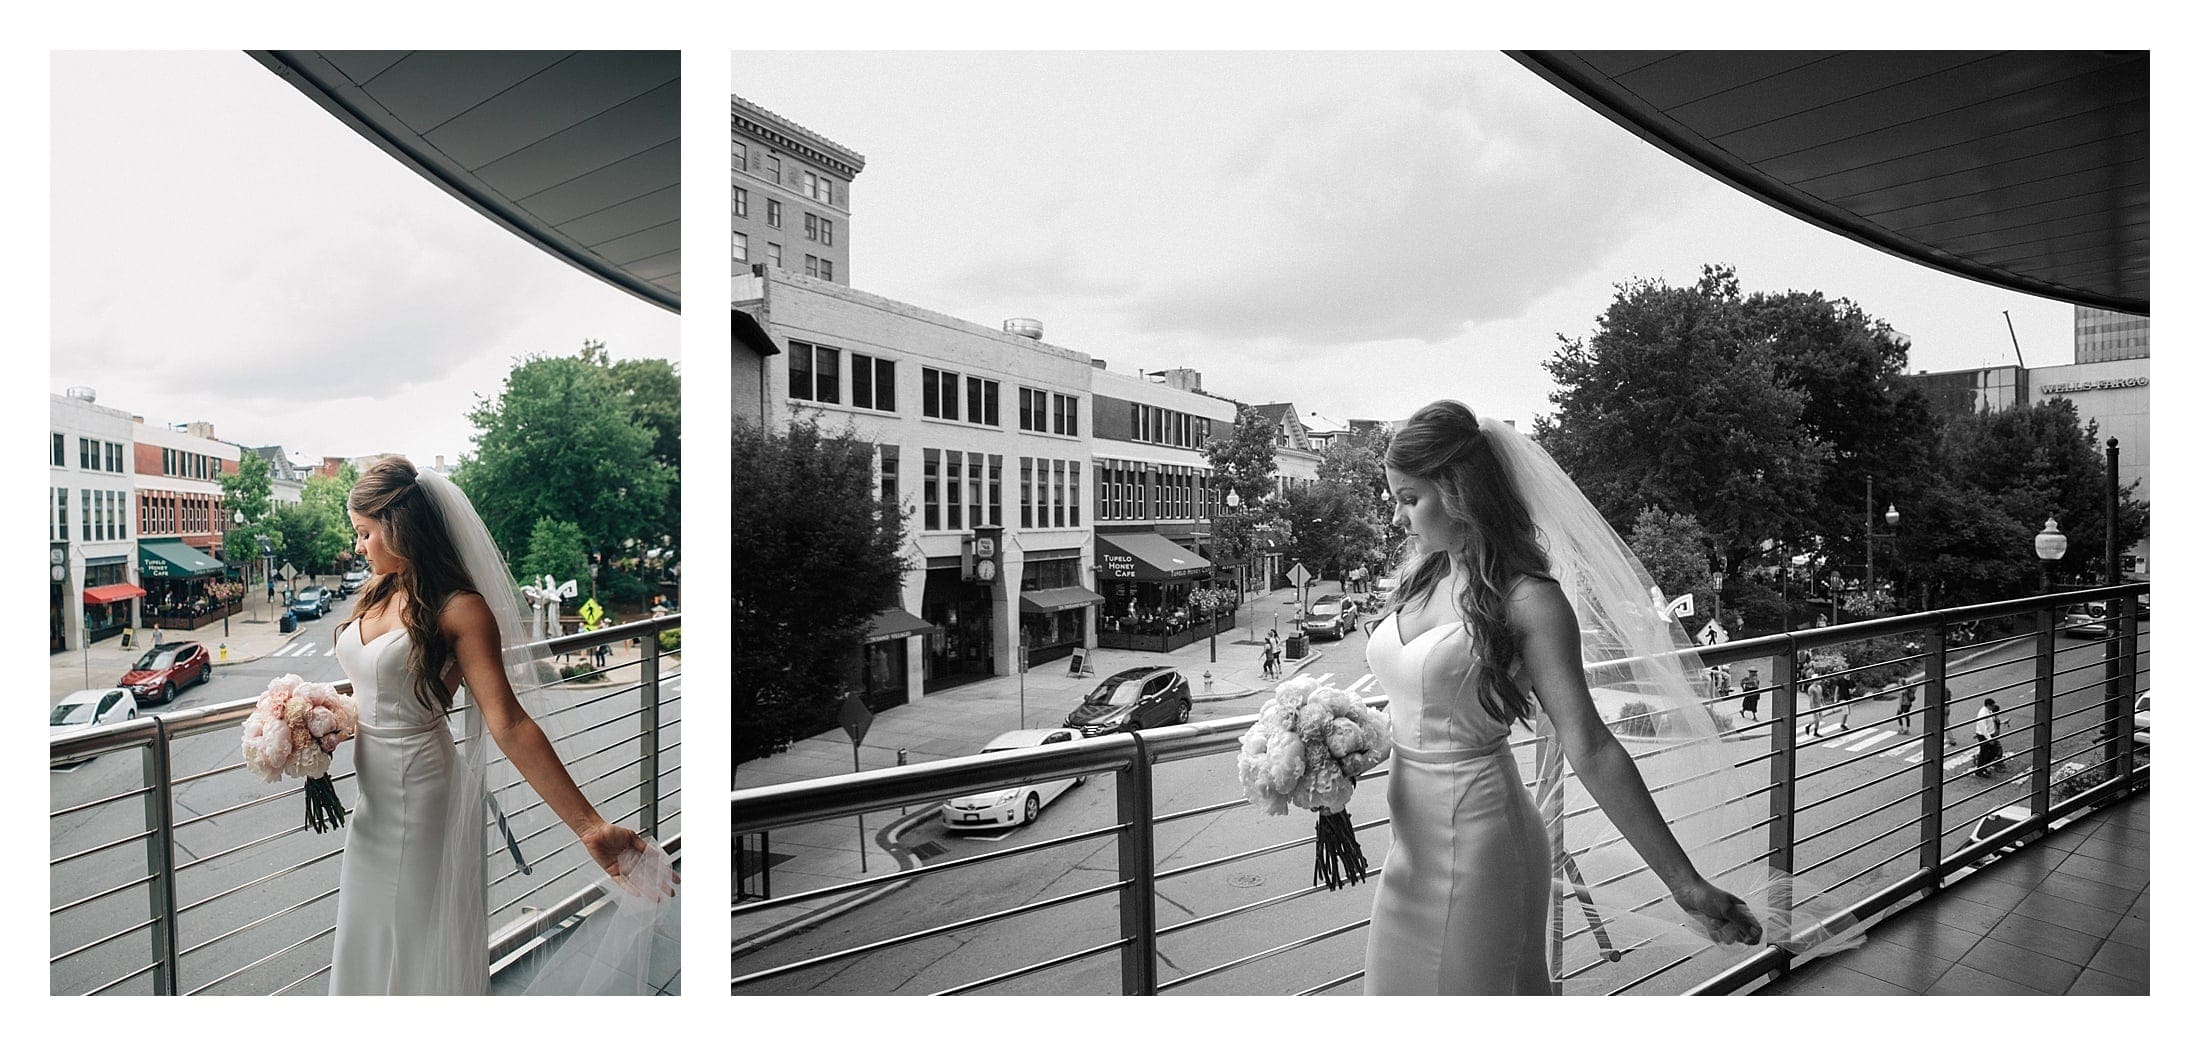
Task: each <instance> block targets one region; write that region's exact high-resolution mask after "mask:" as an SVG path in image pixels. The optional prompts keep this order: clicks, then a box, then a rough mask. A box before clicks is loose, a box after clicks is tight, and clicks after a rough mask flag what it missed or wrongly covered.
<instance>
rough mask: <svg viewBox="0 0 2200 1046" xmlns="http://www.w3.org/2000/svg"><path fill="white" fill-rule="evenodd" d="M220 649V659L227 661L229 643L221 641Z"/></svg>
mask: <svg viewBox="0 0 2200 1046" xmlns="http://www.w3.org/2000/svg"><path fill="white" fill-rule="evenodd" d="M221 651H222V660H223V661H228V660H229V644H227V643H223V644H222V647H221Z"/></svg>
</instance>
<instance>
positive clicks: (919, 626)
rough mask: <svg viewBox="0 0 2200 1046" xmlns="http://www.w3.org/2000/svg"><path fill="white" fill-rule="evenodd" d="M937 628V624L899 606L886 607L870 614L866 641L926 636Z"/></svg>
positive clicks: (937, 629)
mask: <svg viewBox="0 0 2200 1046" xmlns="http://www.w3.org/2000/svg"><path fill="white" fill-rule="evenodd" d="M939 630H940V628H939V626H938V625H935V624H932V623H931V622H929V621H926V620H925V619H923V618H921V617H918V616H917V615H915V614H912V613H910V612H908V611H906V610H903V609H902V608H900V607H888V608H886V609H884V610H881V611H879V612H878V613H876V614H873V615H871V635H870V638H869V639H868V640H867V642H872V643H880V642H884V641H886V640H889V639H907V638H909V637H910V636H927V635H931V634H932V633H934V632H937V631H939Z"/></svg>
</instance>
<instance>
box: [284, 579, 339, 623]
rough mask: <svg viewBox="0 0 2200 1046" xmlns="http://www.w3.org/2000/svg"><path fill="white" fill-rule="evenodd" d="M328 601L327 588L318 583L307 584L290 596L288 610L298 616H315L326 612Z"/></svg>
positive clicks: (329, 601)
mask: <svg viewBox="0 0 2200 1046" xmlns="http://www.w3.org/2000/svg"><path fill="white" fill-rule="evenodd" d="M330 603H331V600H330V598H329V594H328V589H325V588H322V587H321V586H319V585H307V586H306V587H304V588H301V589H299V590H298V593H297V594H296V595H294V596H291V597H290V612H291V613H293V614H296V615H298V616H299V617H313V618H317V617H320V616H321V615H323V614H326V613H328V608H329V604H330Z"/></svg>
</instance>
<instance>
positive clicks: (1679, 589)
mask: <svg viewBox="0 0 2200 1046" xmlns="http://www.w3.org/2000/svg"><path fill="white" fill-rule="evenodd" d="M1627 545H1628V547H1629V548H1632V549H1634V550H1635V555H1636V557H1637V558H1639V559H1641V560H1642V566H1643V569H1644V570H1645V571H1647V572H1648V573H1649V574H1650V581H1651V583H1653V584H1655V585H1657V586H1658V590H1659V591H1660V592H1663V593H1665V598H1666V599H1667V601H1671V600H1675V599H1679V598H1680V597H1681V596H1683V595H1693V596H1695V597H1696V614H1697V617H1696V619H1695V621H1696V622H1701V621H1706V620H1709V619H1710V616H1711V608H1712V604H1713V601H1712V598H1711V597H1712V585H1711V575H1712V563H1711V549H1712V538H1711V534H1710V533H1709V532H1708V531H1706V530H1705V529H1704V527H1703V524H1701V523H1698V522H1696V518H1695V517H1694V516H1688V515H1680V514H1676V513H1671V512H1667V511H1665V510H1664V509H1661V508H1658V507H1657V506H1655V505H1653V506H1650V507H1649V508H1645V509H1643V510H1642V511H1641V512H1640V513H1637V514H1636V516H1635V526H1634V529H1633V530H1631V531H1629V532H1628V535H1627ZM1684 624H1689V625H1691V627H1690V629H1689V631H1691V632H1693V631H1695V628H1696V627H1701V626H1700V625H1699V624H1696V623H1695V622H1684Z"/></svg>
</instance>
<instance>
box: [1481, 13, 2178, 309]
mask: <svg viewBox="0 0 2200 1046" xmlns="http://www.w3.org/2000/svg"><path fill="white" fill-rule="evenodd" d="M1507 53H1508V54H1510V55H1511V56H1512V57H1513V59H1514V60H1516V61H1518V62H1520V63H1521V64H1522V65H1524V66H1526V67H1527V68H1529V69H1530V70H1533V71H1534V72H1535V73H1536V74H1538V75H1540V76H1542V77H1543V78H1544V79H1546V80H1548V81H1550V82H1551V83H1553V84H1555V85H1557V86H1558V87H1559V88H1560V89H1562V90H1564V91H1565V92H1566V93H1568V94H1570V95H1572V96H1573V97H1574V98H1576V99H1578V100H1579V101H1581V102H1582V103H1584V104H1586V105H1588V106H1589V107H1590V108H1592V109H1595V110H1596V111H1597V112H1599V113H1601V114H1603V115H1604V116H1605V117H1606V118H1608V119H1610V120H1612V121H1613V122H1615V123H1617V124H1619V125H1620V126H1622V127H1625V128H1626V129H1628V130H1629V131H1632V132H1634V133H1635V134H1636V135H1637V136H1639V137H1641V138H1642V139H1643V140H1645V141H1648V142H1650V143H1651V144H1653V145H1656V146H1657V147H1659V148H1661V149H1663V150H1665V151H1666V152H1668V153H1671V154H1672V155H1674V156H1676V157H1679V158H1680V159H1682V160H1685V161H1687V162H1688V163H1689V164H1691V165H1693V166H1695V167H1696V168H1697V169H1698V170H1701V171H1703V172H1705V173H1707V174H1709V175H1711V176H1713V177H1715V178H1718V179H1720V180H1721V181H1724V182H1726V183H1727V184H1729V185H1732V186H1734V187H1735V188H1737V189H1740V190H1742V191H1744V192H1747V193H1749V194H1750V195H1752V196H1755V197H1756V198H1758V199H1760V200H1763V201H1764V202H1766V203H1769V204H1771V205H1772V206H1774V207H1777V208H1779V209H1781V210H1783V211H1786V212H1787V213H1789V214H1792V215H1794V216H1796V217H1798V218H1801V219H1803V220H1805V221H1808V222H1810V223H1812V224H1814V225H1818V226H1820V227H1822V228H1825V229H1828V230H1831V231H1833V232H1836V233H1839V234H1840V235H1842V236H1846V237H1848V238H1850V239H1852V240H1856V241H1858V242H1860V243H1865V244H1868V245H1870V246H1873V247H1876V248H1878V249H1880V250H1882V251H1886V252H1887V253H1889V254H1893V255H1895V256H1897V257H1901V258H1906V259H1909V260H1911V261H1915V262H1918V263H1920V264H1923V265H1929V266H1932V267H1933V268H1936V269H1940V270H1942V271H1945V272H1950V273H1954V274H1956V275H1958V276H1965V277H1969V278H1971V279H1974V280H1979V281H1981V282H1984V283H1988V284H1992V285H1994V286H1997V287H2003V288H2006V289H2009V290H2013V291H2019V292H2022V293H2025V294H2033V295H2039V296H2041V297H2045V298H2052V299H2055V300H2059V301H2066V302H2070V303H2072V304H2075V305H2086V306H2091V307H2094V308H2101V309H2110V310H2113V311H2116V312H2124V313H2132V314H2135V315H2140V316H2145V315H2147V314H2148V310H2149V262H2148V258H2149V254H2148V249H2149V245H2148V195H2147V193H2148V190H2147V151H2148V150H2147V133H2148V123H2147V102H2148V96H2147V76H2148V53H2147V52H2144V51H2137V52H2114V51H2008V52H1985V51H1512V52H1507Z"/></svg>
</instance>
